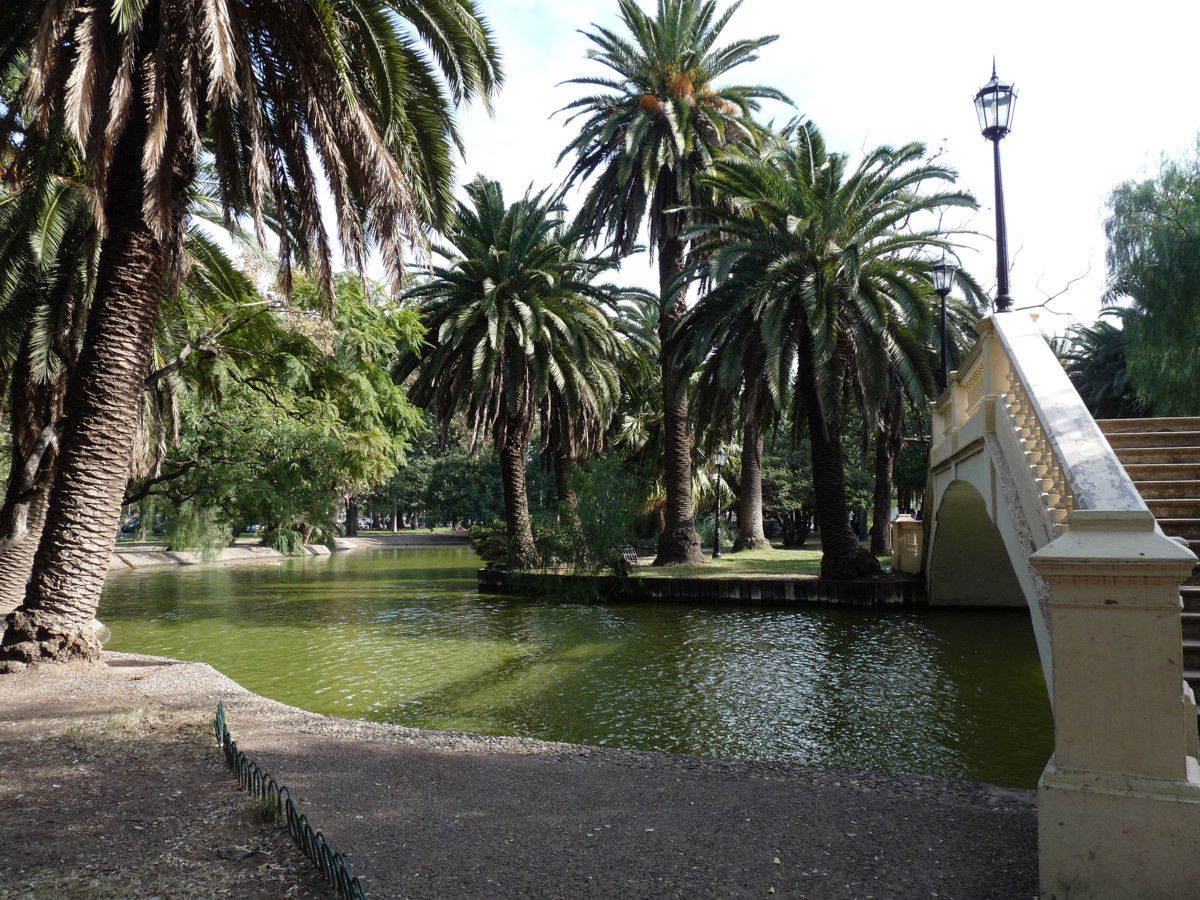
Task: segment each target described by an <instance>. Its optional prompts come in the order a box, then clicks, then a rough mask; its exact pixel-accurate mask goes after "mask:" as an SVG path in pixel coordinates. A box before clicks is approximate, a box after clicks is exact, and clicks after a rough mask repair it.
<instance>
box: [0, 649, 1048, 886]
mask: <svg viewBox="0 0 1200 900" xmlns="http://www.w3.org/2000/svg"><path fill="white" fill-rule="evenodd" d="M107 657H108V660H109V665H108V666H106V667H103V668H95V669H87V670H79V669H54V668H42V669H39V670H33V671H29V672H24V673H21V674H19V675H12V676H4V677H3V678H2V680H0V728H5V727H10V726H11V727H15V726H16V725H17V724H18V723H21V724H22V725H23V726H24V727H25V728H26V729H27V728H29V727H31V726H34V725H36V726H37V727H38V728H42V729H45V730H53V729H54V728H55V727H60V726H61V724H62V723H63V722H69V723H74V724H78V722H79V721H80V720H83V719H87V717H89V716H92V717H97V716H111V715H112V714H113V713H114V712H115V711H120V710H133V709H145V708H148V709H153V710H156V711H162V712H169V713H171V714H176V715H190V716H193V717H195V719H196V720H197V721H204V720H205V719H209V718H211V715H212V709H213V707H214V706H215V704H216V701H217V700H218V699H224V700H225V704H226V709H227V713H228V719H229V726H230V729H231V730H232V732H233V734H234V737H235V738H236V740H237V741H238V744H239V746H240V747H241V748H242V749H243V750H245V751H246V752H248V753H250V754H251V755H253V756H255V757H256V758H257V759H258V760H259V761H260V762H261V763H262V764H263V765H264V766H265V767H266V768H268V769H270V770H271V771H272V772H273V773H274V774H275V776H276V777H277V778H279V779H280V780H281V781H282V782H283V783H285V784H287V785H289V786H290V787H291V788H292V789H293V791H294V794H295V795H296V796H297V797H298V799H299V801H300V804H301V807H302V809H303V810H304V811H306V812H308V814H309V816H310V818H311V819H312V821H313V823H314V826H315V827H318V828H320V829H322V830H323V831H325V833H326V834H327V835H328V836H329V837H330V839H331V840H332V841H333V842H334V844H335V845H336V846H337V847H338V848H339V849H342V850H344V851H345V852H346V853H347V855H348V857H349V858H350V860H351V863H352V865H353V868H354V871H355V873H356V874H358V875H359V876H360V877H361V878H362V879H363V881H364V883H365V884H366V887H367V891H368V893H369V894H370V895H371V896H372V897H412V898H443V897H463V898H476V897H477V898H507V897H514V898H515V897H556V898H557V897H563V898H567V897H570V898H574V897H605V898H608V897H617V898H621V900H632V898H641V897H681V898H682V897H688V898H693V897H759V896H762V897H767V896H776V897H812V898H840V897H857V898H861V897H876V898H883V897H896V898H907V897H960V898H972V900H975V898H990V897H994V898H1004V900H1013V898H1027V897H1033V896H1035V895H1036V893H1037V863H1036V849H1037V848H1036V843H1037V842H1036V814H1035V807H1034V794H1033V793H1032V792H1030V791H1014V790H1008V789H1002V788H997V787H992V786H989V785H981V784H969V783H963V782H954V781H945V780H940V779H933V778H921V777H907V776H892V775H880V774H874V773H847V772H839V771H834V770H829V769H817V768H808V767H803V766H798V765H791V764H784V763H768V762H744V761H730V760H717V759H709V758H698V757H684V756H674V755H669V754H662V753H642V752H633V751H622V750H612V749H608V748H592V747H580V746H574V745H569V744H555V743H546V742H541V741H532V740H525V739H519V738H507V737H486V736H479V735H469V734H453V733H443V732H427V731H418V730H415V729H409V728H402V727H399V726H387V725H377V724H373V723H367V722H351V721H346V720H342V719H334V718H329V717H325V716H318V715H315V714H312V713H308V712H304V711H301V710H297V709H294V708H292V707H287V706H284V705H282V704H279V703H275V702H273V701H270V700H266V699H264V698H261V697H258V696H256V695H254V694H251V693H249V692H248V691H246V690H244V689H243V688H241V687H240V686H238V685H237V684H235V683H234V682H232V681H230V680H229V679H228V678H225V677H224V676H223V675H221V674H220V673H218V672H216V671H215V670H214V669H212V668H211V667H209V666H207V665H204V664H201V663H180V662H175V661H171V660H163V659H156V658H152V657H142V656H132V655H128V654H115V653H110V654H107ZM35 764H36V763H35ZM90 852H91V851H90V849H89V848H88V846H87V844H86V841H81V842H80V843H79V855H80V858H81V860H83V859H85V858H87V857H88V855H89V853H90Z"/></svg>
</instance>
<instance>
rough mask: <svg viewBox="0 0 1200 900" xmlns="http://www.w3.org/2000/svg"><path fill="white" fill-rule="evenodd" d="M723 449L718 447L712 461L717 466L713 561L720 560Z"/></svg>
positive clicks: (724, 458) (725, 457) (724, 456)
mask: <svg viewBox="0 0 1200 900" xmlns="http://www.w3.org/2000/svg"><path fill="white" fill-rule="evenodd" d="M727 458H728V457H727V456H726V455H725V448H724V447H718V448H717V453H716V456H714V457H713V461H714V462H715V463H716V464H717V515H716V517H715V518H714V519H713V559H720V558H721V468H722V467H723V466H724V465H725V460H726V459H727Z"/></svg>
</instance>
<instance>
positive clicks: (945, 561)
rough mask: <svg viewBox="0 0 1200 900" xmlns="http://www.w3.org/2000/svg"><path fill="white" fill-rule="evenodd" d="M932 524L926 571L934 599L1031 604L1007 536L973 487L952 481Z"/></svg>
mask: <svg viewBox="0 0 1200 900" xmlns="http://www.w3.org/2000/svg"><path fill="white" fill-rule="evenodd" d="M933 527H934V530H935V533H934V535H933V540H932V542H931V543H932V546H931V548H930V549H931V551H932V552H931V556H930V559H929V563H928V570H927V590H928V596H929V602H930V603H931V604H933V605H935V606H989V607H995V606H1010V607H1018V608H1027V606H1028V603H1027V600H1026V597H1025V593H1024V591H1022V589H1021V584H1020V582H1019V581H1018V580H1017V575H1016V572H1015V571H1014V570H1013V566H1012V563H1011V562H1010V561H1009V557H1008V551H1007V549H1006V548H1005V546H1004V539H1003V537H1002V536H1001V535H1000V530H999V529H998V528H997V527H996V525H995V524H994V523H993V522H992V519H991V516H990V515H989V514H988V509H987V503H986V502H985V501H984V499H983V495H982V494H980V493H979V491H977V490H976V489H975V487H974V486H972V485H971V484H969V483H968V482H965V481H954V482H952V483H951V484H950V485H949V486H948V487H947V488H946V490H945V492H944V493H943V494H942V498H941V502H940V503H939V504H938V507H937V511H936V515H935V517H934V524H933Z"/></svg>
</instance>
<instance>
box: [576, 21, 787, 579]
mask: <svg viewBox="0 0 1200 900" xmlns="http://www.w3.org/2000/svg"><path fill="white" fill-rule="evenodd" d="M739 5H740V3H733V4H731V5H730V6H729V7H728V8H727V9H726V10H725V11H724V12H723V13H718V7H717V3H716V0H658V4H657V7H656V9H655V12H654V14H653V15H650V14H648V13H646V12H644V11H642V9H640V8H639V7H638V5H637V3H636V2H635V0H619V8H620V16H621V22H622V24H623V25H624V26H625V28H626V30H627V31H628V32H629V36H630V37H629V39H627V38H625V37H622V36H621V35H618V34H617V33H615V32H613V31H611V30H609V29H607V28H602V27H599V26H593V29H594V30H592V31H589V32H585V34H586V35H587V37H588V38H589V39H590V40H591V42H592V43H593V44H594V45H595V49H593V50H591V51H589V57H590V58H591V59H593V60H595V61H597V62H599V63H601V64H602V65H604V66H606V67H608V69H610V70H611V71H612V73H613V75H614V76H615V77H603V78H601V77H584V78H574V79H571V80H570V81H569V82H568V83H570V84H579V85H584V86H586V87H589V88H599V89H600V91H601V92H600V93H595V94H590V95H588V96H585V97H581V98H580V99H578V100H576V101H575V102H573V103H571V104H569V105H568V106H566V107H565V110H566V111H570V112H571V113H572V115H571V120H574V119H575V118H577V117H582V119H583V124H582V126H581V127H580V131H579V135H578V137H576V138H575V139H574V140H573V141H571V142H570V144H568V145H567V147H566V148H564V150H563V152H562V154H561V155H560V157H559V159H560V160H561V159H563V158H565V157H567V156H573V157H574V162H573V164H572V166H571V169H570V171H569V173H568V175H567V179H566V183H567V184H574V183H576V182H581V181H585V180H588V179H593V178H594V182H593V184H592V185H591V187H590V188H589V190H588V193H587V196H586V198H585V200H584V205H583V212H582V215H583V216H584V217H585V218H586V219H587V220H589V221H590V222H591V223H592V224H593V225H594V226H595V227H596V228H597V229H598V230H604V231H606V232H607V233H608V235H609V236H610V237H611V238H612V240H613V243H614V245H615V247H616V249H617V251H618V252H619V253H621V254H622V255H625V254H628V253H631V252H633V250H634V247H635V245H636V243H637V237H638V233H639V232H640V231H641V229H642V227H643V225H646V226H647V228H648V230H649V236H650V247H651V253H652V254H653V255H655V256H656V257H657V262H658V280H659V302H660V307H659V314H658V327H659V332H660V337H661V339H662V344H663V346H664V347H665V345H666V344H667V341H668V339H669V337H670V334H671V331H672V329H673V328H674V324H675V322H676V321H678V319H679V318H680V317H681V316H682V315H683V313H684V311H685V310H686V308H687V306H686V303H685V299H684V291H683V290H681V289H680V288H679V287H678V285H679V284H680V282H679V280H678V276H679V275H680V273H681V272H682V271H683V269H684V267H685V264H686V259H687V253H688V237H687V235H686V233H685V228H686V226H687V225H688V224H689V221H690V220H689V213H688V212H687V211H686V210H687V209H688V208H691V207H693V206H694V205H695V204H697V203H699V202H701V201H703V200H704V199H705V197H706V189H705V188H704V187H703V186H702V185H701V183H700V182H699V181H698V177H699V176H700V175H701V174H702V173H704V172H705V171H707V170H708V169H709V168H710V167H711V166H712V164H713V161H714V159H716V158H717V157H718V156H720V154H721V153H722V152H723V151H724V150H725V149H726V148H728V147H731V146H738V145H753V144H754V143H755V142H756V141H757V139H758V135H759V129H758V127H757V126H756V125H755V124H754V122H753V120H752V119H751V117H750V114H751V113H752V112H753V111H755V110H757V109H758V101H759V100H761V99H765V98H769V99H774V100H781V101H784V102H786V101H787V98H786V97H785V96H784V95H783V94H782V93H780V92H779V91H777V90H775V89H773V88H769V87H762V86H755V85H727V86H719V85H718V84H717V82H718V80H719V79H721V78H722V76H724V75H725V74H726V73H728V72H730V71H731V70H733V69H735V68H737V67H738V66H740V65H743V64H745V63H748V62H752V61H753V60H755V59H757V58H758V50H759V49H760V48H761V47H763V46H765V45H766V44H769V43H770V42H771V41H773V40H775V36H768V37H760V38H754V39H749V40H739V41H735V42H733V43H731V44H727V45H724V46H718V45H717V41H718V40H719V39H720V36H721V32H722V31H723V30H724V29H725V26H726V25H727V24H728V22H729V19H730V17H731V16H732V15H733V13H734V12H735V11H736V10H737V8H738V6H739ZM663 375H664V377H663V389H664V391H665V393H664V398H666V397H667V396H670V397H671V398H672V399H671V400H669V401H667V402H665V403H664V420H663V426H664V438H665V440H664V451H663V473H664V481H665V484H666V490H667V506H666V523H665V527H664V529H663V530H662V532H661V533H660V535H659V545H658V557H657V559H656V560H655V563H656V564H658V565H667V564H676V563H694V562H700V561H702V560H703V557H702V556H701V554H700V539H699V537H698V536H697V534H696V529H695V525H694V523H693V521H692V519H693V505H692V500H691V496H692V477H691V462H690V456H691V435H690V433H689V430H688V421H687V419H688V416H687V400H686V395H685V394H684V393H683V392H682V391H678V390H676V386H677V385H676V382H677V381H678V379H679V378H683V379H684V380H685V381H686V378H687V373H676V372H672V371H670V369H669V367H668V366H667V365H666V364H665V361H664V365H663Z"/></svg>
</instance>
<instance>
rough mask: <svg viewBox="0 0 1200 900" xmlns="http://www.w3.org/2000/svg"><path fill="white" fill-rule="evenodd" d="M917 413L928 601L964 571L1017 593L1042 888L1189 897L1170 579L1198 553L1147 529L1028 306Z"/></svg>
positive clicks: (1189, 816)
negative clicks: (1049, 713) (924, 485)
mask: <svg viewBox="0 0 1200 900" xmlns="http://www.w3.org/2000/svg"><path fill="white" fill-rule="evenodd" d="M932 413H933V416H932V436H931V438H932V440H931V451H930V480H929V491H928V493H929V498H928V501H927V507H928V508H931V509H932V510H933V515H932V516H930V517H928V519H929V532H928V535H927V541H928V545H929V546H928V548H927V551H926V553H925V556H924V565H925V576H926V582H927V585H928V593H929V596H930V598H931V601H932V602H935V603H936V602H939V598H940V599H943V600H946V601H948V602H955V601H956V600H957V598H958V597H960V596H961V595H962V594H963V588H962V584H961V583H962V582H968V583H969V584H968V586H967V588H966V593H967V594H968V595H971V594H972V592H973V594H974V596H977V597H990V598H993V599H998V600H1003V599H1004V598H1005V597H1009V596H1011V595H1014V594H1016V595H1020V596H1021V597H1022V598H1023V600H1024V602H1025V604H1026V605H1027V606H1028V608H1029V610H1030V613H1031V617H1032V622H1033V627H1034V633H1035V636H1036V637H1037V640H1038V648H1039V652H1040V653H1041V655H1042V665H1043V671H1044V672H1045V674H1046V682H1047V687H1048V689H1049V690H1050V694H1051V703H1052V706H1053V709H1054V730H1055V743H1054V746H1055V751H1054V756H1053V757H1051V759H1050V761H1049V762H1048V763H1047V766H1046V769H1045V771H1044V772H1043V774H1042V778H1041V780H1040V781H1039V784H1038V821H1039V868H1040V872H1041V884H1042V896H1043V897H1058V898H1063V897H1113V898H1116V897H1134V896H1136V897H1141V898H1149V897H1181V896H1194V895H1195V894H1196V890H1197V887H1196V886H1197V885H1200V763H1198V761H1197V738H1196V721H1197V720H1196V707H1195V702H1194V698H1193V697H1192V694H1191V690H1190V688H1188V686H1187V684H1186V683H1185V682H1184V681H1183V668H1182V659H1183V654H1182V635H1181V629H1180V617H1179V610H1180V608H1181V603H1180V600H1179V585H1180V583H1181V582H1182V581H1184V579H1186V578H1187V577H1188V576H1189V574H1190V573H1191V571H1192V567H1193V566H1194V565H1195V563H1196V557H1195V556H1194V555H1193V554H1192V553H1191V552H1190V551H1189V550H1188V549H1187V548H1186V547H1185V546H1182V545H1180V544H1179V543H1178V542H1176V541H1173V540H1171V539H1169V538H1167V537H1165V536H1164V535H1163V534H1162V532H1161V531H1160V530H1159V528H1158V525H1157V523H1156V522H1155V520H1154V516H1153V515H1152V514H1151V512H1150V510H1149V508H1148V507H1147V506H1146V503H1145V502H1144V501H1143V499H1142V497H1141V496H1140V495H1139V493H1138V491H1137V489H1136V488H1135V487H1134V485H1133V482H1132V481H1131V480H1130V479H1129V477H1128V475H1127V474H1126V472H1125V470H1124V468H1123V467H1122V466H1121V464H1120V462H1119V461H1118V459H1117V457H1116V455H1115V454H1114V453H1113V450H1112V448H1111V447H1110V446H1109V443H1108V441H1107V439H1106V438H1105V437H1104V435H1103V434H1102V433H1101V431H1100V429H1099V427H1098V426H1097V425H1096V423H1095V421H1094V420H1093V419H1092V417H1091V415H1090V414H1089V413H1088V411H1087V408H1086V407H1085V406H1084V404H1083V402H1082V400H1081V399H1080V397H1079V395H1078V393H1077V392H1076V391H1075V389H1074V387H1073V386H1072V384H1071V382H1070V379H1069V378H1068V377H1067V375H1066V373H1065V372H1064V371H1063V369H1062V367H1061V365H1059V363H1058V360H1057V358H1056V357H1055V355H1054V353H1053V351H1052V350H1051V348H1050V347H1049V345H1048V343H1047V341H1046V339H1045V338H1044V337H1043V336H1042V334H1041V333H1040V331H1039V330H1038V328H1037V326H1036V324H1035V322H1034V321H1033V320H1032V319H1031V317H1029V316H1027V315H1023V314H1020V313H1004V314H999V315H994V316H991V317H988V318H987V319H985V320H984V321H983V322H982V323H981V326H980V329H979V340H978V342H977V343H976V345H975V346H974V347H973V348H972V350H971V351H970V353H968V355H967V356H966V358H965V359H964V360H963V362H962V365H961V366H960V368H959V370H958V371H957V372H954V373H952V377H951V379H950V383H949V385H948V386H947V389H946V390H945V391H944V392H943V393H942V395H941V396H940V397H939V398H938V400H937V401H936V402H935V403H934V404H933V407H932ZM972 540H975V541H976V543H975V544H974V545H973V544H972ZM948 548H952V552H951V549H948ZM964 557H966V558H965V559H964ZM957 602H964V601H961V600H957ZM965 602H969V596H968V600H967V601H965Z"/></svg>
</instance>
